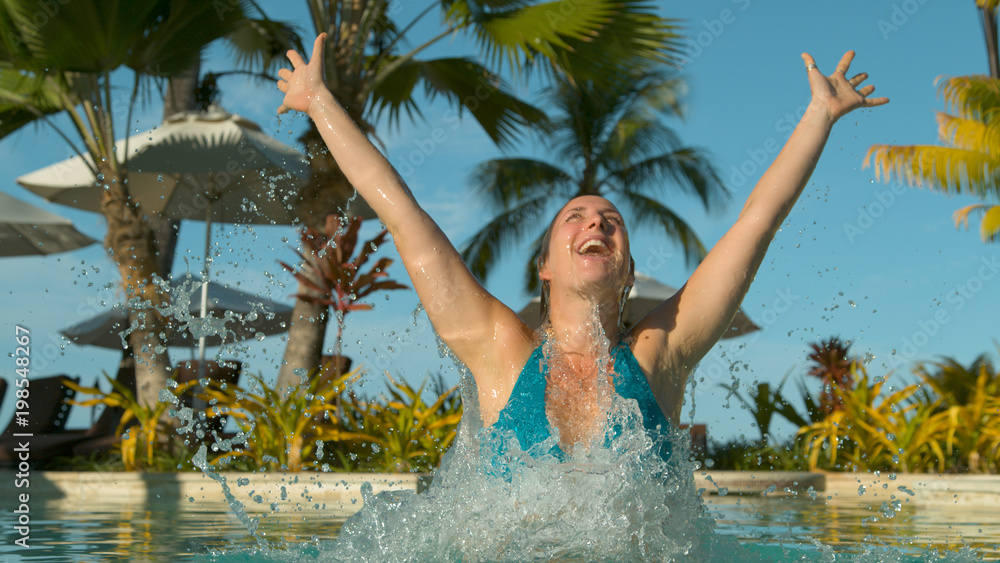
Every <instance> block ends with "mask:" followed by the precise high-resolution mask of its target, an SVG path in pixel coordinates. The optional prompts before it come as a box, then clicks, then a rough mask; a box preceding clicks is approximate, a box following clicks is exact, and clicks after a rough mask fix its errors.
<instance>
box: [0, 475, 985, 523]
mask: <svg viewBox="0 0 1000 563" xmlns="http://www.w3.org/2000/svg"><path fill="white" fill-rule="evenodd" d="M218 475H219V476H220V477H224V482H225V484H226V487H223V486H222V485H221V484H220V482H218V481H216V480H214V479H213V478H211V477H210V476H208V475H205V474H202V473H138V472H137V473H125V472H73V471H65V472H62V471H58V472H57V471H39V472H32V473H31V480H30V485H29V486H28V487H16V486H15V485H16V483H17V482H18V479H17V478H16V472H14V471H11V470H6V471H0V495H3V496H4V497H5V498H17V496H18V495H19V494H21V493H27V494H30V495H31V499H32V501H36V500H39V501H57V502H70V503H80V504H91V503H146V504H151V505H154V504H155V505H159V504H165V503H177V504H182V505H188V504H190V505H191V506H194V507H197V506H199V505H202V506H204V505H205V504H206V503H207V504H214V503H225V502H227V499H226V493H225V489H226V488H228V491H229V492H230V494H231V495H232V498H233V499H235V500H236V501H239V502H240V503H242V504H243V505H244V506H245V507H246V509H247V510H248V511H251V512H256V511H272V510H276V509H280V510H287V509H292V510H299V511H301V510H322V511H327V512H333V513H335V514H341V515H344V516H347V515H350V514H352V513H353V512H355V511H356V510H357V509H358V508H360V507H361V505H362V503H363V501H362V495H361V488H362V485H363V484H364V483H371V486H372V492H373V493H380V492H386V491H399V494H407V493H406V491H414V492H419V491H422V490H424V489H426V488H427V486H428V485H429V484H430V482H431V478H432V476H431V475H428V474H415V473H310V472H303V473H237V472H225V473H220V474H218ZM694 481H695V486H696V487H698V488H699V489H700V490H701V492H702V494H703V495H720V494H726V495H796V496H801V495H804V494H805V495H810V496H816V495H822V497H823V498H827V499H831V500H832V499H837V500H851V501H856V502H862V503H871V502H876V503H878V502H882V500H884V499H888V498H905V499H908V502H910V503H913V504H921V505H945V504H948V505H955V504H958V505H963V506H972V505H978V506H997V505H1000V475H932V474H873V473H819V472H793V471H763V472H753V471H704V470H699V471H696V472H695V473H694Z"/></svg>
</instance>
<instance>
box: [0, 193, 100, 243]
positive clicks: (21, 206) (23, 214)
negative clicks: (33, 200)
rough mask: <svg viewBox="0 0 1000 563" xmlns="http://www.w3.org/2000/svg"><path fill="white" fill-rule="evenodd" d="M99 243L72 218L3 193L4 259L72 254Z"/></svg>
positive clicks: (0, 215) (0, 201)
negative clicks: (77, 228) (58, 253)
mask: <svg viewBox="0 0 1000 563" xmlns="http://www.w3.org/2000/svg"><path fill="white" fill-rule="evenodd" d="M95 242H97V241H96V240H94V239H92V238H90V237H89V236H87V235H85V234H83V233H81V232H80V231H78V230H76V227H74V226H73V222H72V221H70V220H69V219H67V218H65V217H60V216H59V215H56V214H55V213H50V212H48V211H46V210H44V209H42V208H40V207H35V206H34V205H31V204H30V203H28V202H26V201H21V200H19V199H17V198H15V197H11V196H9V195H7V194H5V193H3V192H0V256H31V255H36V254H40V255H46V254H55V253H57V252H69V251H70V250H76V249H78V248H83V247H85V246H89V245H91V244H94V243H95Z"/></svg>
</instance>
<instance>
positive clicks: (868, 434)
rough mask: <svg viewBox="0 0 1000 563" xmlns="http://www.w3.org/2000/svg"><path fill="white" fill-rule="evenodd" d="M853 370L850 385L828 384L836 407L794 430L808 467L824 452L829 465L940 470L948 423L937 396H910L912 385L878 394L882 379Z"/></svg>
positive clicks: (914, 388)
mask: <svg viewBox="0 0 1000 563" xmlns="http://www.w3.org/2000/svg"><path fill="white" fill-rule="evenodd" d="M853 370H854V371H855V373H854V374H853V375H854V378H855V380H856V382H857V383H856V385H854V386H853V387H841V386H839V385H836V384H834V385H832V391H833V393H834V394H835V395H836V397H837V399H838V400H839V401H840V404H841V406H842V408H841V409H840V410H835V411H832V412H831V413H829V414H828V415H827V416H826V417H824V418H823V419H821V420H819V421H817V422H815V423H813V424H811V425H809V426H804V427H802V428H800V429H799V436H800V437H801V439H802V440H803V447H804V449H805V453H806V455H807V456H808V460H809V467H810V469H816V468H817V467H819V465H820V455H821V454H822V453H824V451H825V452H826V454H827V455H826V458H827V459H826V462H827V463H828V464H829V467H837V466H838V465H839V466H840V467H842V468H845V467H853V468H857V469H860V470H869V471H870V470H890V471H902V472H909V471H926V470H928V469H929V468H931V467H932V466H934V465H937V467H938V470H939V471H944V464H945V456H944V451H943V450H942V448H941V444H942V442H943V440H944V438H945V437H946V436H947V433H948V430H949V427H950V422H949V420H948V417H946V416H944V413H942V412H940V411H939V410H938V408H937V407H938V405H939V401H940V400H935V401H934V402H928V401H919V400H918V401H914V400H911V398H912V397H913V396H914V394H916V393H917V391H918V389H919V385H917V384H911V385H907V386H906V387H903V388H902V389H899V390H896V391H893V392H891V393H889V394H886V395H883V393H882V391H883V389H884V388H885V384H886V382H885V379H883V378H877V379H875V380H869V378H868V374H867V372H866V371H865V370H864V368H863V367H859V366H855V367H854V368H853Z"/></svg>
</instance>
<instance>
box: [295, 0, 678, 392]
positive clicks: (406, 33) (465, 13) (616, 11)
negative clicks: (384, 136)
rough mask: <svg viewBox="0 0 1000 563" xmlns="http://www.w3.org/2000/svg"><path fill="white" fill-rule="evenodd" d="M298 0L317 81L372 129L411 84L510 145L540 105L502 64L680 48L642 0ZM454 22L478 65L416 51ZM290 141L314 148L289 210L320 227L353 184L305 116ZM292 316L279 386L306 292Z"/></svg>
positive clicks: (593, 70)
mask: <svg viewBox="0 0 1000 563" xmlns="http://www.w3.org/2000/svg"><path fill="white" fill-rule="evenodd" d="M307 4H308V6H309V12H310V16H311V18H312V23H313V27H314V30H315V31H316V32H317V33H319V32H328V34H329V39H328V40H327V43H326V52H325V55H326V58H325V61H326V69H325V76H326V81H327V86H328V87H329V88H330V90H331V92H333V94H334V96H335V97H336V98H337V99H338V100H339V101H340V102H341V104H343V106H344V107H345V109H346V110H347V112H348V114H350V116H351V118H352V119H354V121H355V122H356V123H358V125H359V126H360V127H361V128H362V130H364V131H365V132H366V133H368V134H369V135H371V136H373V137H376V134H375V129H376V128H375V125H374V124H375V123H376V122H377V121H378V120H379V119H380V118H382V117H386V118H388V122H389V123H390V125H395V126H398V124H399V123H400V119H401V117H402V116H403V114H406V116H407V117H409V118H414V117H420V115H421V114H420V108H419V107H418V104H417V101H418V99H419V98H418V96H419V94H421V93H422V94H423V95H424V96H425V97H426V98H428V99H434V98H437V97H441V98H444V99H445V100H447V101H448V102H449V103H450V104H451V105H452V106H453V107H454V108H455V109H457V110H458V112H459V113H460V114H464V113H465V112H468V114H469V115H471V116H472V117H473V118H474V119H475V120H476V121H477V122H478V123H479V124H480V125H481V126H482V127H483V130H484V131H485V132H486V134H487V135H488V136H489V137H490V138H491V139H492V140H493V141H494V142H495V143H497V144H498V145H499V146H501V147H504V146H509V144H510V143H511V142H512V141H513V140H514V138H515V137H516V136H517V134H518V132H519V131H520V130H522V129H523V128H524V127H526V126H532V125H538V124H540V123H542V122H544V120H545V116H544V114H543V113H542V112H541V111H539V110H538V109H537V108H535V107H533V106H531V105H530V104H527V103H524V102H522V101H520V100H518V99H517V98H515V97H514V96H513V95H512V94H511V93H510V91H509V89H508V88H507V87H506V86H505V85H504V84H503V82H502V81H501V80H500V78H499V75H498V72H500V71H501V70H504V69H505V68H509V69H510V70H513V71H515V73H516V74H518V75H523V76H525V77H527V76H529V75H531V74H532V73H533V72H536V71H538V70H539V69H540V70H541V73H542V74H544V75H547V76H556V75H561V76H573V77H576V79H595V78H598V77H603V76H608V75H609V74H608V73H609V72H610V71H613V70H615V69H621V68H632V67H634V66H636V65H638V64H640V62H639V61H642V62H643V64H645V63H648V62H649V61H656V62H660V63H666V62H670V61H672V60H673V57H674V56H675V54H676V53H677V50H678V48H679V43H678V40H679V36H678V35H677V34H676V31H675V29H676V25H675V24H674V23H673V22H672V21H668V20H664V19H662V18H659V17H658V16H656V14H655V11H654V9H653V7H652V6H651V4H650V3H649V2H648V1H646V0H551V1H547V2H541V1H538V0H491V1H489V2H483V1H476V0H439V1H437V2H428V3H427V7H426V8H425V9H423V10H422V11H421V12H420V13H418V14H417V15H416V17H415V18H414V19H413V20H411V21H398V18H394V17H393V16H394V14H396V13H397V11H396V10H395V8H398V7H399V5H398V4H395V3H390V2H386V1H385V0H307ZM435 13H437V14H439V16H440V18H441V20H442V25H441V27H440V28H439V30H438V32H437V33H436V34H435V35H433V36H431V37H419V36H417V31H415V30H416V29H418V27H416V26H417V24H418V23H419V22H420V21H421V20H423V19H424V18H426V17H428V16H431V15H432V14H435ZM458 33H464V34H467V35H469V36H471V37H472V38H473V39H474V40H475V42H476V44H477V45H478V48H479V51H480V58H482V59H484V60H485V61H486V65H489V66H486V65H484V64H481V63H479V62H477V61H476V60H474V59H473V58H469V57H445V58H436V59H424V58H421V54H422V53H423V52H424V51H425V50H426V49H427V48H428V47H430V46H432V45H435V44H436V43H438V42H439V41H442V40H447V39H448V38H450V37H452V36H454V35H456V34H458ZM406 45H416V46H415V47H413V48H405V46H406ZM301 141H302V142H303V144H305V146H306V152H307V154H310V155H313V156H312V159H311V163H312V172H313V177H312V182H311V183H310V185H308V186H307V187H306V188H305V189H303V190H302V192H301V204H300V207H299V216H300V217H301V218H302V219H303V223H304V226H305V227H307V228H314V229H319V228H321V227H322V225H323V224H324V222H325V219H326V215H327V214H329V213H330V212H331V210H335V209H338V208H339V207H342V206H343V204H344V202H345V201H346V200H348V199H349V198H350V197H351V196H352V195H353V193H354V190H353V188H352V187H351V186H350V185H349V184H348V182H347V180H346V179H345V178H344V176H343V174H341V172H340V170H339V169H338V167H337V165H336V163H335V162H334V161H333V159H332V158H330V156H329V154H328V153H327V151H326V149H325V146H324V144H323V142H322V139H321V138H320V135H319V133H318V131H317V130H316V129H315V127H313V126H312V125H310V129H309V130H308V131H307V132H306V133H305V134H304V135H303V137H302V138H301ZM298 293H299V294H303V295H307V294H308V293H309V288H308V287H306V286H304V285H302V284H300V285H299V291H298ZM292 318H293V321H292V325H291V327H290V329H289V336H288V346H287V348H286V350H285V356H284V362H283V363H282V367H281V371H280V373H279V377H278V387H279V388H280V389H285V388H287V387H288V386H289V385H293V384H296V383H298V380H299V377H298V376H296V375H295V372H296V371H299V370H308V369H311V368H312V367H314V366H316V365H317V363H318V361H319V356H320V353H321V349H322V343H323V339H324V334H325V330H326V323H327V316H326V309H325V307H322V306H318V305H315V304H311V303H309V302H307V301H306V300H303V299H297V300H296V303H295V310H294V312H293V315H292ZM299 373H301V371H299Z"/></svg>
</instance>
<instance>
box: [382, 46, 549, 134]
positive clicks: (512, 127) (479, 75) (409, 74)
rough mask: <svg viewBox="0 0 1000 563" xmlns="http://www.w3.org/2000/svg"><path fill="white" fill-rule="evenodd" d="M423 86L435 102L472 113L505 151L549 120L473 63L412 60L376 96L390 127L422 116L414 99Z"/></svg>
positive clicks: (397, 69) (396, 70)
mask: <svg viewBox="0 0 1000 563" xmlns="http://www.w3.org/2000/svg"><path fill="white" fill-rule="evenodd" d="M418 82H419V83H420V84H422V85H423V87H424V92H425V94H426V95H427V97H428V99H429V100H434V99H435V98H436V97H438V96H443V97H445V98H447V99H448V101H449V102H451V103H452V104H453V106H454V107H457V108H458V112H459V116H461V114H462V113H464V112H465V111H468V112H469V113H471V114H472V116H473V117H474V118H475V119H476V121H477V122H479V124H480V125H481V126H482V128H483V130H484V131H485V132H486V134H487V135H489V137H490V139H492V140H493V142H494V143H496V144H497V145H498V146H501V147H503V146H508V145H510V144H511V143H512V142H513V140H514V139H515V138H516V136H517V133H518V130H519V129H521V128H523V127H525V126H528V125H543V124H544V123H545V121H546V116H545V114H544V113H543V112H542V111H541V110H539V109H538V108H536V107H535V106H533V105H531V104H529V103H527V102H524V101H522V100H520V99H518V98H516V97H515V96H514V95H513V94H512V93H511V91H510V90H509V88H507V87H506V85H504V84H503V82H502V81H501V80H500V77H499V76H497V75H495V74H493V73H491V72H490V71H489V70H487V69H486V68H485V67H484V66H482V65H480V64H479V63H477V62H475V61H473V60H471V59H467V58H443V59H433V60H428V61H420V60H410V61H407V62H406V63H404V64H402V65H399V66H398V67H395V70H393V72H392V73H391V75H390V76H384V77H380V78H379V81H378V83H377V85H376V87H375V89H374V90H373V92H372V98H371V103H372V109H373V110H374V111H375V114H376V116H379V115H381V114H382V113H383V112H388V117H389V120H390V122H391V123H393V124H395V125H398V122H399V116H400V110H402V109H405V110H406V111H407V114H408V117H410V118H413V116H414V115H420V114H419V110H418V109H417V107H416V104H415V101H414V99H413V89H414V87H415V86H416V85H417V83H418Z"/></svg>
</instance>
